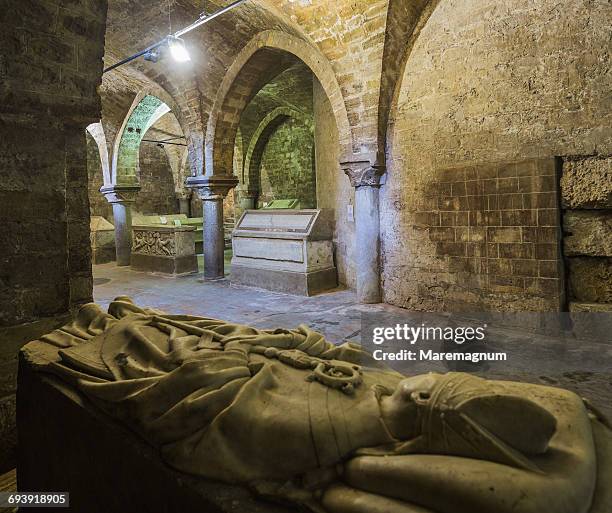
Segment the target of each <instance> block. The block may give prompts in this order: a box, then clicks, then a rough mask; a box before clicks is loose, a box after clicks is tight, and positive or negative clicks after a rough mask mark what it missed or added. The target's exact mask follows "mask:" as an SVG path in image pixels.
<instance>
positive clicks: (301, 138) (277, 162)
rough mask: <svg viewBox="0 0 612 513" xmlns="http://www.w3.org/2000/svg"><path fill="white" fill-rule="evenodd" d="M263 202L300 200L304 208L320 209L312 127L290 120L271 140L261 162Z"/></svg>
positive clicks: (261, 202)
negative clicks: (318, 205)
mask: <svg viewBox="0 0 612 513" xmlns="http://www.w3.org/2000/svg"><path fill="white" fill-rule="evenodd" d="M260 170H261V171H260V173H261V189H260V192H259V203H260V205H262V204H263V203H264V202H268V201H271V200H273V199H287V198H297V199H299V200H300V205H301V207H302V208H316V206H317V188H316V172H315V163H314V134H313V129H312V126H311V125H308V124H306V123H303V122H301V121H299V120H295V119H292V118H290V119H289V120H287V121H286V122H284V123H282V124H281V125H280V126H279V127H278V128H277V129H276V131H275V132H274V133H273V134H272V135H271V136H270V138H269V139H268V143H267V144H266V147H265V150H264V152H263V156H262V159H261V168H260Z"/></svg>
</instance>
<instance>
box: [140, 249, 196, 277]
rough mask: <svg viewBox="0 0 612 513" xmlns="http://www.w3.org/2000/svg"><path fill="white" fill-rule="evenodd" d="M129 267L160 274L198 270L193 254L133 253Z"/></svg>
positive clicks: (186, 272) (194, 271) (187, 272)
mask: <svg viewBox="0 0 612 513" xmlns="http://www.w3.org/2000/svg"><path fill="white" fill-rule="evenodd" d="M131 267H132V269H134V270H136V271H146V272H150V273H162V274H189V273H197V272H198V258H197V256H196V255H195V254H193V255H188V256H183V257H162V256H155V255H142V254H138V253H136V254H133V255H132V260H131Z"/></svg>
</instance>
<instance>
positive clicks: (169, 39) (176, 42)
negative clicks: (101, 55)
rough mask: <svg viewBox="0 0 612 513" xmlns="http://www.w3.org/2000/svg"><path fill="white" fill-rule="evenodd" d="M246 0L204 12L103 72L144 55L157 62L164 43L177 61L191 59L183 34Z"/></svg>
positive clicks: (237, 0)
mask: <svg viewBox="0 0 612 513" xmlns="http://www.w3.org/2000/svg"><path fill="white" fill-rule="evenodd" d="M246 1H247V0H236V1H235V2H233V3H231V4H229V5H227V6H225V7H222V8H221V9H219V10H217V11H215V12H213V13H211V14H206V13H205V12H203V13H202V14H200V16H199V17H198V19H197V20H196V21H194V22H193V23H192V24H191V25H188V26H186V27H185V28H183V29H181V30H178V31H176V32H175V33H174V34H170V35H169V36H166V37H165V38H164V39H162V40H161V41H158V42H157V43H155V44H153V45H151V46H148V47H147V48H145V49H144V50H142V51H140V52H138V53H135V54H134V55H131V56H130V57H127V58H125V59H123V60H121V61H119V62H117V63H115V64H113V65H112V66H109V67H108V68H106V69H105V70H104V71H103V73H108V72H109V71H112V70H114V69H115V68H118V67H119V66H123V65H124V64H127V63H128V62H131V61H133V60H134V59H138V57H142V56H144V58H145V60H147V61H150V62H157V59H158V58H159V52H158V49H159V48H160V47H161V46H164V45H168V47H169V48H170V54H171V55H172V57H173V58H174V59H175V60H176V61H177V62H186V61H189V60H190V57H189V52H188V51H187V48H186V47H185V42H184V41H183V40H182V39H181V36H182V35H184V34H187V32H191V31H192V30H193V29H195V28H198V27H199V26H200V25H204V23H208V22H209V21H212V20H214V19H215V18H217V17H218V16H221V15H222V14H225V13H226V12H228V11H231V10H232V9H234V8H235V7H238V6H239V5H242V4H243V3H245V2H246Z"/></svg>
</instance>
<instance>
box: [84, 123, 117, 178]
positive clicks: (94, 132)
mask: <svg viewBox="0 0 612 513" xmlns="http://www.w3.org/2000/svg"><path fill="white" fill-rule="evenodd" d="M86 130H87V132H88V133H89V134H90V135H91V136H92V137H93V140H94V141H96V145H97V146H98V153H99V155H100V163H101V165H102V177H103V180H104V183H103V185H110V184H111V171H110V162H109V158H108V146H107V145H106V134H105V133H104V127H103V126H102V123H101V122H98V123H92V124H91V125H89V126H88V127H87V128H86Z"/></svg>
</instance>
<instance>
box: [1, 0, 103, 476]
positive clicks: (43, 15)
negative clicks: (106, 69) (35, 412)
mask: <svg viewBox="0 0 612 513" xmlns="http://www.w3.org/2000/svg"><path fill="white" fill-rule="evenodd" d="M105 18H106V2H105V1H104V0H102V1H99V2H91V1H79V0H74V1H70V2H64V1H60V2H54V3H50V2H36V4H33V3H32V2H12V3H11V5H10V9H8V8H6V7H4V6H3V15H2V16H0V83H1V84H2V87H0V120H1V122H0V155H2V165H1V166H0V175H1V179H0V224H2V230H0V247H2V255H1V256H0V340H1V343H0V375H1V376H2V379H1V380H0V472H5V471H6V470H7V469H8V468H11V465H12V466H14V461H13V456H14V453H13V451H14V448H15V419H14V413H15V395H14V393H15V386H16V383H15V377H16V369H17V365H16V364H17V352H18V349H19V347H20V345H21V344H23V343H24V342H27V341H28V340H30V339H31V338H36V337H37V336H40V335H41V334H42V333H44V332H46V331H48V330H49V329H52V328H53V327H54V326H55V325H57V324H58V323H60V322H62V321H63V320H64V319H63V317H64V316H65V315H66V314H67V313H68V311H69V309H70V307H72V306H76V305H78V304H79V303H82V302H84V301H89V300H91V295H92V277H91V266H90V243H89V202H88V194H87V192H88V191H87V149H86V139H85V128H86V127H87V126H88V125H89V124H91V123H93V122H96V121H99V119H100V115H101V111H100V99H99V96H98V93H97V90H96V87H97V86H98V85H99V84H100V82H101V74H102V54H103V47H104V29H105Z"/></svg>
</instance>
